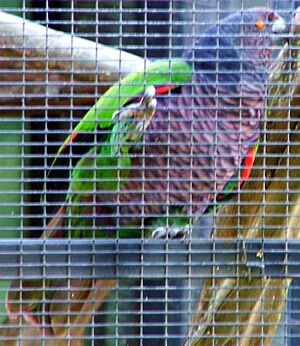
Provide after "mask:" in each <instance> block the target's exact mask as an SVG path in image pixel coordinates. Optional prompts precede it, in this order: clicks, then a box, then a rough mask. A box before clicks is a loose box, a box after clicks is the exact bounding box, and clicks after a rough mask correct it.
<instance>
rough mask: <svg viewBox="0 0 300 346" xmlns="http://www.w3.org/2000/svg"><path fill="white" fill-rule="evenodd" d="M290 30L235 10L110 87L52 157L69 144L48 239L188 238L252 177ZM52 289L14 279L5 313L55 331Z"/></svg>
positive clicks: (274, 18) (271, 16) (272, 19)
mask: <svg viewBox="0 0 300 346" xmlns="http://www.w3.org/2000/svg"><path fill="white" fill-rule="evenodd" d="M285 30H286V24H285V22H284V20H283V19H282V18H281V17H280V16H279V15H278V13H276V12H275V11H273V10H270V9H266V8H252V9H249V10H244V11H241V12H237V13H235V14H232V15H230V16H228V17H226V18H225V19H224V20H221V21H219V22H218V23H217V24H216V25H214V26H211V27H210V28H208V29H207V30H206V31H205V33H204V34H202V35H201V36H199V38H198V39H197V40H196V44H195V47H194V48H193V49H192V50H188V51H186V52H185V53H184V54H183V57H182V58H181V59H174V60H172V59H171V60H158V61H154V62H147V63H145V69H144V70H143V71H137V72H135V73H131V74H129V75H128V76H126V77H125V78H123V79H122V80H121V81H119V82H118V83H116V84H115V85H113V86H112V87H111V88H110V89H108V90H107V91H106V93H105V94H103V95H102V96H101V97H100V98H99V99H98V101H97V102H96V104H95V105H94V107H92V108H91V109H90V110H89V111H88V112H87V114H86V115H85V116H84V117H83V118H82V120H81V121H80V122H79V123H78V124H77V126H76V127H75V129H74V131H73V133H71V134H70V135H69V137H68V138H67V139H66V140H65V142H64V143H63V145H62V146H61V147H60V149H59V151H58V154H57V157H56V159H55V160H54V162H53V166H55V164H56V163H57V162H58V161H59V160H60V159H61V157H62V156H65V155H67V154H68V152H69V151H71V152H72V155H73V159H72V165H73V167H72V169H71V171H70V179H69V189H68V192H67V195H66V200H65V203H63V205H62V206H61V207H60V209H59V210H58V212H57V214H56V216H55V217H54V218H53V219H52V220H51V221H50V223H49V226H48V228H47V229H46V231H45V232H46V233H45V237H47V238H48V237H58V238H59V237H68V238H87V237H110V238H114V237H141V236H143V237H155V238H174V237H183V236H185V237H187V236H188V235H189V230H190V227H189V225H191V223H192V222H194V221H195V220H197V218H199V216H201V215H202V214H204V213H206V212H208V211H209V210H211V208H212V206H214V205H216V204H217V203H220V202H221V201H222V199H224V197H226V196H227V195H228V194H229V193H230V194H231V193H233V192H234V191H237V190H238V189H239V188H240V186H241V184H242V183H243V182H244V181H245V180H246V179H247V178H248V176H249V173H250V170H251V166H252V164H253V160H254V157H255V153H256V150H257V146H258V144H259V122H260V117H261V115H262V112H263V109H264V102H265V97H266V84H267V74H268V69H269V67H270V64H271V62H272V53H273V49H274V47H275V46H276V37H277V35H276V34H280V33H283V32H284V31H285ZM81 143H83V144H84V147H82V146H81ZM82 148H84V149H85V152H82ZM70 149H71V150H70ZM50 178H51V170H50V173H49V179H50ZM87 281H88V280H87ZM90 281H91V280H90ZM49 287H51V280H46V282H43V280H25V281H24V282H22V284H21V283H20V282H16V281H14V282H12V284H11V286H10V288H9V290H8V293H7V310H8V312H9V314H10V315H11V316H18V315H19V314H23V315H24V316H25V318H27V319H28V320H30V321H31V322H34V323H36V324H40V325H41V324H43V327H44V328H46V329H47V328H48V332H49V333H51V329H52V330H53V325H52V324H51V323H52V321H53V320H52V318H51V316H50V317H49V318H45V314H46V312H47V306H46V308H44V309H42V308H41V305H42V302H43V297H45V296H46V297H47V293H45V289H47V288H49ZM86 287H91V286H89V284H87V285H86ZM21 288H24V291H23V292H21ZM50 291H51V290H50ZM76 297H77V298H78V297H79V296H78V295H77V296H76ZM49 299H51V297H50V298H49ZM45 311H46V312H45ZM43 315H44V316H43ZM42 321H43V322H42Z"/></svg>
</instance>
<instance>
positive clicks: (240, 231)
mask: <svg viewBox="0 0 300 346" xmlns="http://www.w3.org/2000/svg"><path fill="white" fill-rule="evenodd" d="M244 11H245V8H244V2H243V1H241V22H242V27H241V31H240V33H239V34H240V35H241V37H242V40H241V42H242V44H241V47H239V48H240V49H241V50H243V49H244V47H243V38H244V35H246V34H245V33H244ZM244 73H246V71H243V57H241V61H240V76H241V81H240V85H239V95H238V97H239V138H238V143H237V144H238V152H239V167H238V174H237V217H236V220H237V239H242V241H244V234H243V233H244V232H243V229H242V224H241V216H242V212H241V188H240V185H239V183H238V182H239V181H240V179H241V169H242V168H241V165H242V160H241V157H240V153H241V149H242V138H241V137H242V120H243V97H244V95H243V88H242V86H243V83H245V82H244ZM245 97H247V96H245ZM244 260H245V261H246V260H247V258H245V259H244ZM236 261H237V266H236V275H237V279H236V286H237V287H238V288H237V289H236V290H235V299H236V301H237V304H236V308H237V314H236V338H235V344H236V345H237V346H238V340H239V337H240V323H241V321H240V319H239V312H240V289H239V287H240V282H243V281H240V271H241V270H240V269H241V268H240V263H239V261H240V254H239V251H237V253H236Z"/></svg>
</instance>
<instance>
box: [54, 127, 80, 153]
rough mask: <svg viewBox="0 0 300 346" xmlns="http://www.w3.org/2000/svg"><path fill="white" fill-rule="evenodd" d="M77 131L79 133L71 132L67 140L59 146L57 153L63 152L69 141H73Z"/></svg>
mask: <svg viewBox="0 0 300 346" xmlns="http://www.w3.org/2000/svg"><path fill="white" fill-rule="evenodd" d="M78 133H79V132H73V133H72V134H71V135H70V136H69V138H68V140H67V141H66V142H65V143H64V145H63V146H62V147H61V149H60V151H59V153H58V155H60V154H61V153H63V152H64V151H65V150H66V148H67V146H68V145H69V144H71V143H73V142H74V139H75V138H76V137H77V135H78Z"/></svg>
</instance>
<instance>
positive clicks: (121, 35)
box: [115, 0, 127, 345]
mask: <svg viewBox="0 0 300 346" xmlns="http://www.w3.org/2000/svg"><path fill="white" fill-rule="evenodd" d="M123 10H124V3H123V0H121V1H120V3H119V11H120V17H119V18H120V19H119V41H118V49H119V51H120V53H119V69H118V71H119V81H120V80H121V75H122V54H121V52H122V48H123V25H124V21H123V18H124V13H123ZM121 97H123V95H121V84H120V82H119V107H120V106H121ZM121 121H122V120H121ZM122 135H123V136H124V133H123V132H122V133H121V132H119V133H118V143H117V145H118V147H120V146H121V145H122V143H120V136H122ZM117 155H118V159H119V158H120V155H122V154H121V153H120V152H119V151H118V153H117ZM126 155H127V154H126ZM121 169H122V167H120V163H119V160H118V164H117V215H118V217H117V222H116V228H117V229H116V232H115V237H116V241H117V243H116V276H117V284H116V295H115V307H116V308H115V310H116V320H115V323H116V328H115V330H116V335H115V337H116V341H117V345H118V344H119V339H120V337H121V336H120V334H121V333H120V330H119V324H120V320H119V318H120V312H121V311H120V306H119V304H120V290H121V284H120V280H118V277H119V264H120V258H119V239H120V235H121V234H120V230H121V229H120V228H121V227H122V225H121V224H120V217H119V215H121V214H120V204H121V200H120V193H121V187H120V181H121V175H120V173H121ZM121 232H122V230H121Z"/></svg>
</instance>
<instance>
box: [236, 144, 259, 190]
mask: <svg viewBox="0 0 300 346" xmlns="http://www.w3.org/2000/svg"><path fill="white" fill-rule="evenodd" d="M254 159H255V148H253V147H252V148H250V149H249V150H248V152H247V155H246V156H245V158H244V160H243V163H242V166H243V169H242V171H241V180H240V183H239V185H242V184H243V182H244V181H245V180H247V179H248V178H249V175H250V173H251V169H252V166H253V163H254Z"/></svg>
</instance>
